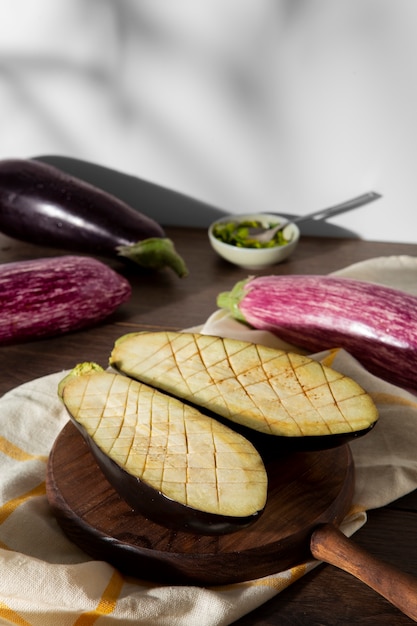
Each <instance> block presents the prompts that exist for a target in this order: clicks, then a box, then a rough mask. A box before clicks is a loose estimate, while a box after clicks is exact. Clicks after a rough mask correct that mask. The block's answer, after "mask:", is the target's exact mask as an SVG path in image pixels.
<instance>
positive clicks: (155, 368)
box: [111, 332, 377, 436]
mask: <svg viewBox="0 0 417 626" xmlns="http://www.w3.org/2000/svg"><path fill="white" fill-rule="evenodd" d="M111 363H112V364H113V365H114V367H116V368H117V369H119V370H121V371H123V372H125V373H127V374H128V375H129V376H132V377H134V378H136V379H138V380H141V381H143V382H145V383H148V384H151V385H154V386H156V387H158V388H160V389H164V390H165V391H168V392H169V393H172V394H174V395H176V396H177V397H181V398H184V399H187V400H189V401H190V402H192V403H195V404H197V405H199V406H202V407H205V408H208V409H210V410H211V411H213V412H215V413H217V414H218V415H222V416H223V417H226V418H228V419H231V420H233V421H235V422H238V423H241V424H244V425H246V426H249V427H251V428H254V429H256V430H259V431H261V432H265V433H271V434H277V435H284V436H305V435H325V434H337V433H347V432H353V431H358V430H362V429H366V428H368V427H369V426H370V424H372V423H373V422H374V421H375V420H376V419H377V412H376V409H375V406H374V404H373V402H372V400H371V398H370V397H369V395H368V394H367V393H366V392H365V391H364V390H363V389H362V388H361V387H360V386H359V385H358V384H357V383H356V382H354V381H353V380H351V379H350V378H348V377H347V376H344V375H342V374H340V373H339V372H336V371H334V370H332V369H331V368H328V367H326V366H324V365H322V364H321V363H319V362H317V361H315V360H313V359H310V358H308V357H306V356H301V355H298V354H293V353H289V352H286V351H281V350H274V349H271V348H267V347H264V346H260V345H256V344H252V343H248V342H244V341H238V340H233V339H227V338H226V339H225V338H220V337H212V336H207V335H200V334H194V333H175V332H157V333H137V334H131V335H127V336H125V337H122V338H121V339H120V340H119V341H118V342H117V343H116V345H115V347H114V350H113V352H112V356H111Z"/></svg>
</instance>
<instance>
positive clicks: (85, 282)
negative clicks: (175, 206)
mask: <svg viewBox="0 0 417 626" xmlns="http://www.w3.org/2000/svg"><path fill="white" fill-rule="evenodd" d="M130 294H131V287H130V284H129V282H128V281H127V280H126V279H125V278H124V277H123V276H120V274H118V273H117V272H115V271H114V270H112V269H111V268H110V267H108V266H107V265H105V264H104V263H101V261H98V260H96V259H92V258H90V257H83V256H61V257H56V258H55V257H49V258H46V259H32V260H30V261H18V262H16V263H5V264H3V265H0V344H12V343H18V342H22V341H27V340H30V339H37V338H40V337H52V336H54V335H60V334H63V333H66V332H69V331H73V330H78V329H81V328H84V327H87V326H92V325H93V324H97V323H98V322H100V321H101V320H103V319H104V318H106V317H107V316H109V315H110V314H111V313H113V311H115V310H116V309H117V307H118V306H119V305H121V304H122V303H123V302H125V301H126V300H128V299H129V297H130Z"/></svg>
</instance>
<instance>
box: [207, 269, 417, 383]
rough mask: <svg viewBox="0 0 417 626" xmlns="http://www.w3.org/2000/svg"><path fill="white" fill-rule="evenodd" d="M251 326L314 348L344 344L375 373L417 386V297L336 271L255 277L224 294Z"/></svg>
mask: <svg viewBox="0 0 417 626" xmlns="http://www.w3.org/2000/svg"><path fill="white" fill-rule="evenodd" d="M217 304H218V305H219V307H221V308H224V309H228V310H229V311H230V312H231V314H232V315H233V317H235V318H236V319H238V320H240V321H243V322H245V323H246V324H248V325H250V326H251V327H252V328H256V329H259V330H268V331H270V332H272V333H274V334H275V335H277V336H278V337H280V338H281V339H283V340H284V341H287V342H289V343H291V344H293V345H295V346H298V347H300V348H303V349H305V350H308V351H310V352H319V351H322V350H326V349H332V348H344V349H345V350H346V351H347V352H349V353H350V354H351V355H352V356H354V357H355V358H357V359H358V361H360V362H361V363H362V365H363V366H364V367H366V368H367V369H368V370H369V371H370V372H371V373H373V374H375V375H376V376H379V377H381V378H383V379H385V380H387V381H388V382H391V383H394V384H396V385H400V386H403V387H407V388H410V389H414V390H415V389H417V298H416V297H414V296H412V295H410V294H408V293H405V292H403V291H400V290H396V289H393V288H390V287H386V286H384V285H379V284H374V283H368V282H365V281H359V280H353V279H350V278H342V277H336V276H320V275H292V276H276V275H275V276H260V277H249V278H248V279H246V280H243V281H239V282H238V283H236V285H235V286H234V287H233V288H232V290H231V291H230V292H225V293H221V294H219V296H218V299H217Z"/></svg>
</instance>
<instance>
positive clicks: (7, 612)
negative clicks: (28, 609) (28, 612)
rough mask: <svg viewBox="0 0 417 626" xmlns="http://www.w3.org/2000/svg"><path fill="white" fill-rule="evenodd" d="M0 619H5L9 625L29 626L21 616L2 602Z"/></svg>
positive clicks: (0, 603)
mask: <svg viewBox="0 0 417 626" xmlns="http://www.w3.org/2000/svg"><path fill="white" fill-rule="evenodd" d="M0 617H3V618H4V619H7V621H8V622H9V623H10V624H16V626H31V624H30V623H29V622H27V621H26V620H25V619H24V618H23V617H22V616H21V615H19V614H18V613H16V612H15V611H13V610H12V609H10V608H9V607H8V606H7V605H6V604H4V603H3V602H0Z"/></svg>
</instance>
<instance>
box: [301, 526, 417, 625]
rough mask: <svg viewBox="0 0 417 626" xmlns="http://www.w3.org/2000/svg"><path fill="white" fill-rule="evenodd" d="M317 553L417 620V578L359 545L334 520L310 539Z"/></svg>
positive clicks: (314, 554) (320, 557) (321, 558)
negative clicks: (333, 522)
mask: <svg viewBox="0 0 417 626" xmlns="http://www.w3.org/2000/svg"><path fill="white" fill-rule="evenodd" d="M310 550H311V553H312V555H313V557H314V558H315V559H317V560H319V561H325V562H326V563H330V564H331V565H335V566H336V567H338V568H339V569H342V570H343V571H345V572H348V573H349V574H352V575H353V576H355V577H356V578H357V579H358V580H361V581H362V582H363V583H365V584H366V585H368V587H371V589H373V590H374V591H376V592H377V593H379V594H380V595H381V596H383V597H384V598H386V600H388V601H389V602H391V604H393V605H394V606H396V607H397V608H398V609H400V611H402V612H403V613H404V614H405V615H407V616H408V617H410V618H411V619H412V620H414V621H417V578H415V577H414V576H411V575H410V574H406V573H405V572H402V571H401V570H399V569H398V568H396V567H394V566H393V565H390V564H388V563H385V562H384V561H381V560H380V559H377V558H375V557H374V556H372V555H370V554H369V553H368V552H366V551H365V550H363V549H362V548H360V547H359V546H357V545H356V544H355V543H354V542H353V541H351V540H350V539H348V538H347V537H346V536H345V535H344V534H343V533H342V532H341V531H340V530H339V529H337V528H336V527H335V526H333V524H324V525H323V526H319V527H318V528H317V529H316V530H315V531H314V532H313V534H312V536H311V539H310Z"/></svg>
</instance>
